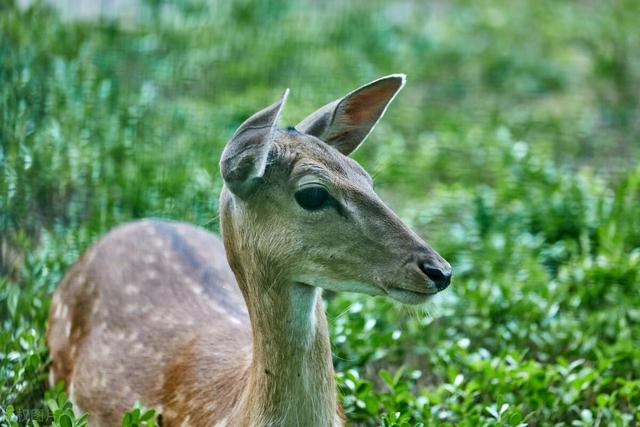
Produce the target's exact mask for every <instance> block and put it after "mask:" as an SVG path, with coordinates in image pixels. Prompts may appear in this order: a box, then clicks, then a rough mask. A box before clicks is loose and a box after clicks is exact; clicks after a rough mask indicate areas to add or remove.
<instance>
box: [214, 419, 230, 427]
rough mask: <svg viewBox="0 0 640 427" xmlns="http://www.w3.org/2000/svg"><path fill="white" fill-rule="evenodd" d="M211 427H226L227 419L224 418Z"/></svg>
mask: <svg viewBox="0 0 640 427" xmlns="http://www.w3.org/2000/svg"><path fill="white" fill-rule="evenodd" d="M213 427H227V417H224V418H223V419H221V420H220V421H218V422H217V423H215V424H214V425H213Z"/></svg>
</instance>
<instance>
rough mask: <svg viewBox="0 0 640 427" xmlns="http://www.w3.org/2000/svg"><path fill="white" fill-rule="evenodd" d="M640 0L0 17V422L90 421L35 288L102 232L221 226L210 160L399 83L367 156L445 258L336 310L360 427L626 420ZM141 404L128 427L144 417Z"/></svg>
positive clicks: (630, 387) (163, 4)
mask: <svg viewBox="0 0 640 427" xmlns="http://www.w3.org/2000/svg"><path fill="white" fill-rule="evenodd" d="M637 22H640V3H639V2H636V1H633V0H620V1H613V0H610V1H609V0H606V1H601V2H596V3H594V2H554V1H551V0H540V1H536V2H527V1H524V0H518V1H513V2H508V1H498V2H495V1H492V2H490V1H488V0H481V1H476V2H470V1H465V0H456V1H453V2H440V1H435V2H402V1H397V2H383V1H381V0H374V1H371V2H355V1H354V2H337V1H329V2H293V1H284V0H271V1H266V2H262V1H260V2H259V1H256V0H237V1H233V2H222V1H219V2H214V3H212V4H209V3H208V2H200V1H198V0H190V1H177V0H175V1H170V0H160V1H146V2H142V3H141V6H140V8H139V11H138V13H137V15H136V16H134V17H133V18H130V19H129V20H127V19H107V18H103V19H99V20H94V21H83V20H69V19H65V18H63V17H61V16H60V15H59V14H58V13H57V12H56V11H54V10H52V9H50V8H48V7H46V6H44V5H42V4H40V3H37V2H36V3H35V4H34V5H32V6H31V7H23V8H19V7H18V6H17V5H16V4H14V2H13V1H11V0H10V1H9V2H8V3H7V2H5V3H3V5H0V40H1V42H0V82H1V84H0V274H1V276H0V425H8V426H14V425H18V424H17V423H19V424H20V425H22V424H28V423H31V424H29V425H45V424H46V425H49V424H52V425H55V426H58V425H59V426H65V427H66V426H82V425H84V424H85V422H86V420H85V418H83V417H80V418H78V417H75V416H74V415H73V412H72V410H71V404H70V403H69V402H68V399H67V397H66V396H65V395H64V393H63V392H62V390H61V389H60V386H57V388H54V389H52V390H49V391H45V390H46V386H45V378H46V376H47V372H48V364H49V357H48V353H47V349H46V346H45V339H44V334H45V325H46V318H47V314H48V308H49V298H50V295H51V294H52V292H53V289H55V286H56V284H57V282H58V281H59V280H60V278H61V276H62V274H63V273H64V271H65V270H66V268H67V267H68V266H69V265H70V264H71V263H72V262H73V261H74V260H75V259H76V258H77V257H78V256H79V254H80V253H81V251H82V250H83V249H84V248H86V247H87V246H88V245H89V244H90V243H91V242H92V241H94V240H95V239H96V238H97V237H98V236H100V235H101V234H102V233H104V232H105V231H106V230H108V229H109V228H110V227H112V226H114V225H116V224H119V223H122V222H125V221H128V220H131V219H133V218H140V217H148V216H155V217H165V218H172V219H178V220H182V221H187V222H192V223H195V224H199V225H201V226H205V227H207V228H209V229H211V230H214V231H217V203H218V202H217V197H218V194H219V190H220V186H221V182H220V178H219V174H218V170H217V161H218V160H217V159H218V157H219V155H220V152H221V150H222V147H223V146H224V143H225V141H226V140H227V139H228V137H229V136H230V135H231V133H232V132H233V130H234V129H235V127H236V126H237V125H238V124H239V123H240V122H241V121H242V120H243V119H244V118H246V117H247V116H248V115H249V114H251V113H252V112H254V111H255V110H257V109H259V108H261V107H263V106H265V105H268V104H269V103H270V102H272V101H273V100H274V99H276V97H277V96H278V95H279V94H280V93H281V91H282V89H283V88H285V87H291V89H292V92H291V93H292V94H291V96H290V99H289V105H288V107H287V109H286V111H285V112H284V119H283V122H286V123H283V124H293V123H296V122H297V121H298V120H300V119H302V118H303V117H304V115H305V114H306V113H308V112H311V111H313V110H314V109H315V108H317V107H318V106H320V105H323V104H324V103H326V102H328V101H330V100H331V99H334V98H335V97H337V96H339V95H341V94H344V93H346V92H347V91H349V90H351V89H353V88H354V87H356V86H358V85H359V84H362V83H364V82H367V81H369V80H372V79H374V78H376V77H379V76H381V75H384V74H389V73H393V72H405V73H407V74H408V77H409V81H408V84H407V87H406V88H405V90H404V92H403V93H401V94H400V96H399V97H398V99H397V100H396V101H395V102H394V105H392V106H391V107H390V109H389V111H388V113H387V115H386V117H385V119H384V120H383V121H382V122H381V123H380V124H379V125H378V127H377V129H376V131H375V132H374V133H373V134H372V135H371V136H370V137H369V140H368V141H367V143H366V144H365V145H364V146H363V148H361V149H360V150H358V152H357V153H356V156H355V157H356V159H357V160H358V161H360V162H361V163H362V164H363V165H364V166H365V167H366V168H367V169H368V170H369V171H370V172H371V173H372V175H373V176H374V177H375V181H376V187H377V189H378V191H379V192H380V194H381V195H382V197H383V198H384V199H385V200H387V201H388V202H389V203H390V204H391V205H392V206H393V207H394V209H396V211H397V212H399V214H400V215H401V216H402V218H403V219H404V220H405V221H407V222H408V223H410V224H411V225H412V226H413V227H414V228H415V229H416V230H417V231H418V232H419V233H421V234H423V235H425V236H427V237H428V240H429V241H430V242H431V244H432V245H433V246H434V247H435V248H437V249H438V251H439V252H440V253H441V254H442V255H443V256H445V257H446V258H447V259H448V260H450V261H451V262H452V264H453V267H454V271H455V275H454V283H453V285H452V287H451V289H450V290H448V291H446V292H444V293H443V294H440V295H439V296H438V297H436V298H435V299H434V300H433V302H430V303H429V304H428V305H427V306H426V307H423V308H420V309H418V310H414V309H408V308H406V307H402V306H400V305H398V304H395V303H393V302H390V301H387V300H384V299H371V298H366V297H362V296H357V295H338V296H335V297H332V298H331V299H330V301H329V303H328V312H329V319H330V328H331V335H332V343H333V346H334V355H335V358H334V360H335V365H336V369H337V371H338V375H337V376H338V384H339V389H340V393H341V400H342V404H343V406H344V409H345V413H346V416H347V418H348V419H349V420H350V421H351V422H352V423H353V424H355V425H384V426H405V425H425V426H426V425H461V426H476V425H487V426H502V425H512V426H518V425H530V426H547V425H548V426H552V425H553V426H591V425H614V426H634V425H638V423H639V422H640V415H638V414H640V308H639V307H640V296H639V293H638V283H639V281H640V168H638V165H637V158H638V155H639V154H640V153H639V151H640V148H639V147H638V144H637V141H638V140H640V105H639V103H640V96H639V93H638V88H640V27H638V26H637ZM154 417H155V414H154V413H153V412H150V411H146V410H145V409H143V408H142V407H141V406H140V405H138V406H136V407H134V408H132V410H131V411H130V412H129V413H128V414H127V415H126V416H125V419H124V420H123V425H128V426H134V425H144V423H146V425H148V426H151V425H154V424H153V423H154V421H153V419H154Z"/></svg>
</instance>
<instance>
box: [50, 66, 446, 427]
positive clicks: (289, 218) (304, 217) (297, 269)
mask: <svg viewBox="0 0 640 427" xmlns="http://www.w3.org/2000/svg"><path fill="white" fill-rule="evenodd" d="M402 83H403V80H402V79H401V78H400V77H399V76H390V77H387V78H384V79H380V80H378V81H376V82H373V83H371V84H370V85H367V86H365V87H363V88H361V89H358V90H356V91H354V92H352V94H350V95H347V97H345V98H343V99H341V100H338V101H336V102H334V103H331V104H328V105H327V106H325V107H323V108H322V109H321V110H319V111H318V112H316V113H314V114H313V115H312V116H310V117H311V118H308V119H305V121H303V124H302V125H301V126H300V127H301V128H304V129H306V130H308V131H309V132H313V133H315V134H323V135H327V136H331V138H328V137H327V138H328V139H326V140H324V141H322V140H321V139H318V138H316V137H315V136H314V135H312V134H304V133H300V132H297V131H282V130H278V129H277V128H276V122H277V118H278V116H279V114H280V111H281V109H282V107H283V105H284V100H285V98H286V94H285V97H283V99H282V100H280V101H279V102H278V103H276V104H274V105H273V106H271V107H268V108H266V109H264V110H262V111H260V112H258V113H256V114H255V115H254V116H253V117H252V118H250V119H249V120H247V121H246V122H245V123H244V124H243V125H242V126H241V127H240V128H239V129H238V131H236V134H235V135H234V137H233V138H232V140H231V142H230V143H229V144H228V146H227V148H226V149H225V152H224V153H223V156H222V160H221V172H222V175H223V178H224V179H225V187H224V188H223V191H222V194H221V197H220V219H221V228H222V236H223V241H224V246H223V243H222V242H221V241H220V240H219V239H218V238H217V237H216V236H214V235H213V234H211V233H208V232H206V231H205V230H202V229H200V228H197V227H194V226H190V225H186V224H180V223H173V222H164V221H158V220H145V221H138V222H134V223H131V224H127V225H124V226H121V227H119V228H117V229H115V230H113V231H111V232H110V233H108V234H107V235H106V236H104V237H103V238H102V239H100V240H99V241H98V242H97V243H95V244H94V245H93V246H92V247H91V248H89V249H88V250H87V251H86V253H85V254H84V255H83V256H82V257H81V258H80V259H79V260H78V261H77V262H76V264H75V265H74V266H73V267H72V268H71V269H70V270H69V271H68V272H67V274H66V275H65V277H64V278H63V280H62V282H61V283H60V286H59V288H58V290H57V291H56V293H55V295H54V298H53V302H52V306H51V313H50V317H49V330H48V335H47V342H48V345H49V349H50V351H51V357H52V360H53V364H52V379H53V380H54V381H58V380H64V381H65V383H66V384H67V389H68V392H69V394H70V399H71V400H72V402H74V405H75V406H76V407H77V409H78V410H79V411H82V412H88V413H89V414H90V422H91V424H92V425H101V426H111V425H117V424H118V423H119V420H120V417H121V416H122V413H123V412H124V411H125V410H126V409H128V408H129V407H131V405H132V404H133V403H134V402H135V401H136V400H140V401H141V402H142V403H143V404H144V405H146V406H148V407H155V408H157V410H158V412H159V413H161V414H162V421H163V425H165V426H210V425H225V426H227V425H228V426H276V425H277V426H280V425H283V426H321V427H324V426H330V425H333V426H339V425H342V424H343V421H342V416H341V411H340V408H339V405H338V404H337V399H336V390H335V381H334V370H333V366H332V358H331V347H330V342H329V335H328V330H327V321H326V318H325V312H324V306H323V302H322V298H321V289H320V288H325V289H332V290H346V291H355V292H364V293H367V294H371V295H389V296H391V297H393V298H395V299H398V300H400V301H403V302H408V303H418V302H422V301H424V300H426V299H427V298H428V296H429V295H432V294H434V293H435V292H436V286H435V283H434V282H433V281H432V280H431V278H430V277H427V275H426V273H424V272H423V271H422V270H421V268H422V267H420V266H421V265H423V264H424V265H428V266H431V267H438V268H442V269H449V271H450V267H449V266H448V264H447V263H446V261H444V260H443V259H442V258H441V257H440V256H439V255H438V254H437V253H436V252H435V251H433V250H432V249H431V248H430V247H429V246H428V245H427V244H426V243H425V242H423V241H422V240H421V239H420V238H419V237H418V236H417V235H415V233H413V232H412V231H411V230H410V229H409V228H407V227H406V226H405V225H404V224H403V223H402V221H400V220H399V219H398V217H397V216H396V215H395V214H394V213H393V212H392V211H391V210H390V209H389V208H388V207H387V206H386V205H385V204H384V203H383V202H382V201H381V200H380V199H379V198H378V197H377V195H376V194H375V193H374V191H373V189H372V181H371V178H370V177H369V176H368V175H367V173H366V172H365V171H364V170H363V169H362V168H361V167H360V166H359V165H358V164H357V163H356V162H355V161H353V160H351V159H349V158H348V157H346V156H345V154H348V153H349V152H351V151H353V150H354V149H355V148H356V147H357V146H358V145H359V144H360V142H361V141H362V139H363V138H364V137H365V136H366V135H367V134H368V133H369V131H370V130H371V128H372V127H373V126H374V125H375V123H376V122H377V120H378V119H379V117H380V116H381V115H382V114H383V112H384V110H385V109H386V106H387V104H388V102H390V100H391V99H392V98H393V96H394V95H395V93H396V92H397V91H398V90H399V88H400V87H401V86H402ZM347 107H348V108H347ZM367 109H369V110H367ZM314 117H315V118H314ZM345 123H347V125H345ZM345 126H347V127H348V129H345V128H344V127H345ZM309 184H310V185H321V186H323V188H326V189H327V191H328V192H330V194H331V197H332V199H333V200H334V201H335V204H334V205H333V206H332V207H326V208H323V209H321V210H318V211H316V212H310V211H309V210H308V209H305V208H303V207H301V206H300V205H298V204H297V203H296V201H295V198H294V194H295V193H296V191H298V190H299V189H300V188H303V187H304V186H305V185H309ZM227 257H228V258H227ZM216 423H217V424H216Z"/></svg>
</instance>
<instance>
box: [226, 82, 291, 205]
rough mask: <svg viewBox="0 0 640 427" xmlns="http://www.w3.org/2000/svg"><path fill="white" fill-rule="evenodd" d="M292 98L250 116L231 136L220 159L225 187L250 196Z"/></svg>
mask: <svg viewBox="0 0 640 427" xmlns="http://www.w3.org/2000/svg"><path fill="white" fill-rule="evenodd" d="M288 95H289V89H287V90H286V91H285V92H284V94H283V95H282V97H281V98H280V99H279V100H278V101H277V102H276V103H274V104H272V105H270V106H269V107H267V108H265V109H263V110H261V111H258V112H257V113H255V114H254V115H253V116H251V117H249V118H248V119H247V120H246V121H245V122H244V123H242V125H240V127H239V128H238V129H237V130H236V132H235V133H234V134H233V136H232V137H231V140H229V142H228V143H227V145H226V147H225V148H224V151H223V152H222V156H221V158H220V172H221V173H222V178H223V179H224V182H225V185H226V186H227V188H229V190H231V192H232V193H234V194H235V195H237V196H238V197H245V196H246V195H248V194H249V193H250V192H251V191H252V190H253V189H254V188H255V187H256V185H257V184H258V183H259V182H260V179H261V178H262V177H263V175H264V172H265V169H266V166H267V158H268V156H269V151H270V150H271V147H272V145H273V139H274V137H275V133H276V129H277V126H278V118H279V117H280V113H281V112H282V109H283V107H284V104H285V102H286V100H287V96H288Z"/></svg>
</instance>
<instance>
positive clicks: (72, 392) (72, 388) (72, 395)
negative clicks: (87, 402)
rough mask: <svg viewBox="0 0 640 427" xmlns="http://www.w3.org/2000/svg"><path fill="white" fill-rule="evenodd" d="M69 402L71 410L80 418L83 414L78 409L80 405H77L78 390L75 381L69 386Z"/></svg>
mask: <svg viewBox="0 0 640 427" xmlns="http://www.w3.org/2000/svg"><path fill="white" fill-rule="evenodd" d="M69 402H70V403H71V409H72V410H73V413H74V414H75V415H76V416H77V417H79V416H80V414H81V411H80V408H79V407H78V404H77V403H76V388H75V384H74V382H73V380H72V381H71V384H69Z"/></svg>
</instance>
